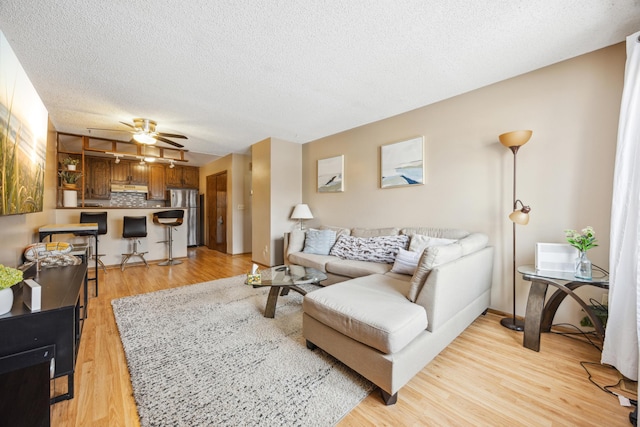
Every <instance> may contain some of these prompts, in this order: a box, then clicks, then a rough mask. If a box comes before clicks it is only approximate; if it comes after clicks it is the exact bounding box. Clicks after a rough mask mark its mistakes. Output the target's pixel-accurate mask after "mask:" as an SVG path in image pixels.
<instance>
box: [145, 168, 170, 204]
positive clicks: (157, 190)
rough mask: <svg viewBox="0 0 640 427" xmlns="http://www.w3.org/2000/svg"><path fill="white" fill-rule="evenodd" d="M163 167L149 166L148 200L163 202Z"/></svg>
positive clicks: (164, 194)
mask: <svg viewBox="0 0 640 427" xmlns="http://www.w3.org/2000/svg"><path fill="white" fill-rule="evenodd" d="M164 179H165V167H164V165H163V164H151V165H149V193H148V195H147V199H149V200H165V198H166V188H167V187H166V186H165V184H164Z"/></svg>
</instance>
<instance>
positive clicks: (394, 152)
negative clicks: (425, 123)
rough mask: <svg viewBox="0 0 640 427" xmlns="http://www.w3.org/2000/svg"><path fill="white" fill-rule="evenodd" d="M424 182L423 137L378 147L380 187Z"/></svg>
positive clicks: (421, 183)
mask: <svg viewBox="0 0 640 427" xmlns="http://www.w3.org/2000/svg"><path fill="white" fill-rule="evenodd" d="M423 184H424V137H422V136H418V137H415V138H411V139H407V140H405V141H400V142H394V143H391V144H386V145H383V146H381V147H380V187H381V188H391V187H404V186H411V185H423Z"/></svg>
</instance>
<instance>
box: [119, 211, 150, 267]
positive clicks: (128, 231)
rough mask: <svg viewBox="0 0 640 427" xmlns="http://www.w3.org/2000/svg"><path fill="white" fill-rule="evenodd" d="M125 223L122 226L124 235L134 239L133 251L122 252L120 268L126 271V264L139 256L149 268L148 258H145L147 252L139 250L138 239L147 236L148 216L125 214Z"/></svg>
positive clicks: (126, 237)
mask: <svg viewBox="0 0 640 427" xmlns="http://www.w3.org/2000/svg"><path fill="white" fill-rule="evenodd" d="M123 220H124V223H123V226H122V237H124V238H125V239H129V240H132V241H133V252H131V253H128V254H122V256H123V258H122V263H121V264H120V269H121V270H122V271H124V267H125V264H126V263H127V261H129V258H131V257H134V256H135V257H139V258H140V259H142V261H143V262H144V265H146V266H147V268H149V264H147V260H146V259H144V254H146V253H147V252H138V243H140V240H138V239H139V238H140V237H147V217H146V216H125V217H123Z"/></svg>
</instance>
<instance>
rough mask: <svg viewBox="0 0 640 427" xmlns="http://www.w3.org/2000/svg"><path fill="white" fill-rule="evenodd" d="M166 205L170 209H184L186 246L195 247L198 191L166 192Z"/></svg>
mask: <svg viewBox="0 0 640 427" xmlns="http://www.w3.org/2000/svg"><path fill="white" fill-rule="evenodd" d="M167 203H169V206H170V207H172V208H185V211H184V223H183V226H184V225H186V226H187V246H197V245H199V244H200V243H201V242H199V241H198V240H199V239H198V236H200V229H199V228H200V206H199V203H200V198H199V197H198V190H182V189H171V190H167Z"/></svg>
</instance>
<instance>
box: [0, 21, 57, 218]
mask: <svg viewBox="0 0 640 427" xmlns="http://www.w3.org/2000/svg"><path fill="white" fill-rule="evenodd" d="M47 125H48V113H47V110H46V108H45V107H44V104H43V103H42V101H41V100H40V98H39V97H38V94H37V92H36V90H35V88H34V87H33V85H32V84H31V82H30V81H29V78H28V77H27V74H26V73H25V72H24V70H23V68H22V66H21V65H20V63H19V62H18V58H17V57H16V56H15V54H14V52H13V50H12V49H11V47H10V46H9V42H8V41H7V39H6V38H5V37H4V35H3V34H2V33H1V32H0V187H1V188H0V215H17V214H25V213H30V212H41V211H42V210H43V205H44V203H43V196H44V171H45V161H46V155H47Z"/></svg>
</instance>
